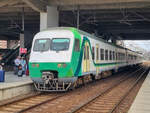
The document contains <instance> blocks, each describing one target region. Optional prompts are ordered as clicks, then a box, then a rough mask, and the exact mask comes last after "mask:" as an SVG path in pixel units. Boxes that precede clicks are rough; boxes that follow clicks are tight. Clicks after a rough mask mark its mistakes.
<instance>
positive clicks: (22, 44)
mask: <svg viewBox="0 0 150 113" xmlns="http://www.w3.org/2000/svg"><path fill="white" fill-rule="evenodd" d="M22 32H23V33H20V48H24V8H22ZM20 54H21V53H20V52H19V55H20Z"/></svg>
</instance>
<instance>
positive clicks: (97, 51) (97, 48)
mask: <svg viewBox="0 0 150 113" xmlns="http://www.w3.org/2000/svg"><path fill="white" fill-rule="evenodd" d="M96 63H97V64H98V63H99V45H98V44H96ZM98 73H99V67H98V66H96V74H97V75H98Z"/></svg>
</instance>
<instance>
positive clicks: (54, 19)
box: [40, 6, 59, 31]
mask: <svg viewBox="0 0 150 113" xmlns="http://www.w3.org/2000/svg"><path fill="white" fill-rule="evenodd" d="M58 23H59V12H58V10H57V7H52V6H47V12H46V13H44V12H41V13H40V31H41V30H44V29H47V28H50V27H58Z"/></svg>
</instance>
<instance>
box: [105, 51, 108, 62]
mask: <svg viewBox="0 0 150 113" xmlns="http://www.w3.org/2000/svg"><path fill="white" fill-rule="evenodd" d="M105 60H108V50H105Z"/></svg>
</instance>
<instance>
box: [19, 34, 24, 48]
mask: <svg viewBox="0 0 150 113" xmlns="http://www.w3.org/2000/svg"><path fill="white" fill-rule="evenodd" d="M20 48H24V34H23V33H21V34H20Z"/></svg>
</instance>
